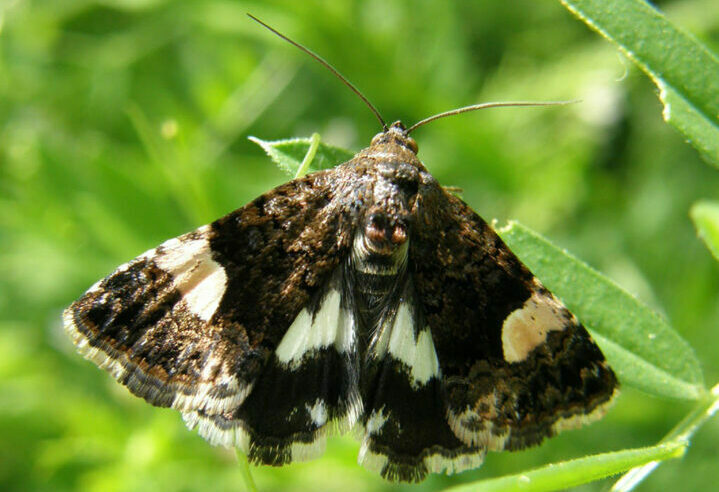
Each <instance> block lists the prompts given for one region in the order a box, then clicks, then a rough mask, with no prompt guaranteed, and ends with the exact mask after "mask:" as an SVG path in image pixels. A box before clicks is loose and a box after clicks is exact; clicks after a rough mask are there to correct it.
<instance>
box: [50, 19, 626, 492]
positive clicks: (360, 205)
mask: <svg viewBox="0 0 719 492" xmlns="http://www.w3.org/2000/svg"><path fill="white" fill-rule="evenodd" d="M266 27H268V26H266ZM268 28H269V27H268ZM270 29H271V28H270ZM273 32H276V31H274V30H273ZM278 34H279V33H278ZM279 35H280V36H282V37H284V36H283V35H281V34H279ZM285 39H287V38H285ZM290 42H292V43H293V44H296V43H294V42H293V41H291V40H290ZM310 53H311V52H310ZM313 56H315V57H316V55H314V54H313ZM343 80H344V79H343ZM347 83H348V82H347ZM348 84H349V83H348ZM350 85H351V84H350ZM455 112H456V111H455ZM439 116H442V115H439ZM433 118H435V117H433ZM433 118H430V119H433ZM430 119H428V120H430ZM380 121H382V120H381V118H380ZM421 123H423V122H420V124H421ZM383 126H384V123H383ZM416 126H418V125H414V126H413V127H411V128H409V129H407V128H405V126H403V125H402V123H400V122H396V123H394V124H392V125H390V126H388V127H387V126H384V128H383V131H381V132H380V133H379V134H377V135H376V136H375V137H374V138H373V139H372V141H371V143H370V145H369V147H367V148H365V149H363V150H362V151H360V152H359V153H358V154H357V155H355V156H354V158H352V159H351V160H350V161H348V162H346V163H344V164H341V165H339V166H337V167H335V168H333V169H329V170H324V171H319V172H316V173H313V174H309V175H307V176H303V177H300V178H297V179H294V180H292V181H290V182H288V183H285V184H283V185H281V186H278V187H277V188H275V189H273V190H271V191H269V192H267V193H265V194H264V195H262V196H260V197H258V198H256V199H255V200H253V201H252V202H250V203H249V204H247V205H245V206H244V207H242V208H240V209H238V210H236V211H234V212H231V213H230V214H228V215H226V216H225V217H222V218H220V219H218V220H216V221H215V222H213V223H211V224H209V225H205V226H203V227H200V228H199V229H196V230H194V231H192V232H189V233H187V234H185V235H182V236H179V237H177V238H174V239H170V240H169V241H166V242H164V243H162V244H161V245H160V246H158V247H156V248H155V249H152V250H150V251H147V252H146V253H144V254H142V255H140V256H139V257H137V258H135V259H134V260H132V261H130V262H129V263H126V264H124V265H122V266H120V267H118V268H117V270H115V271H114V272H113V273H112V274H110V275H109V276H108V277H107V278H105V279H104V280H101V281H99V282H97V283H96V284H95V285H93V286H92V287H91V288H90V289H89V290H88V291H87V292H86V293H85V294H84V295H83V296H82V297H80V298H79V299H78V300H77V301H75V302H74V303H73V304H72V305H71V306H70V307H68V308H67V309H66V310H65V312H64V325H65V328H66V331H67V333H68V334H69V336H70V337H71V339H72V341H73V342H74V343H75V345H76V346H77V348H78V350H79V352H80V353H81V354H82V355H84V356H85V357H86V358H88V359H90V360H91V361H93V362H94V363H95V364H97V365H98V366H99V367H101V368H102V369H105V370H106V371H108V372H109V373H110V374H111V375H112V376H113V377H114V378H115V379H117V381H119V382H120V383H121V384H123V385H125V386H126V387H127V388H128V389H129V390H130V391H131V392H132V393H133V394H135V395H137V396H139V397H142V398H144V399H145V400H146V401H148V402H149V403H151V404H153V405H156V406H160V407H172V408H175V409H177V410H179V411H180V412H182V415H183V417H184V420H185V422H186V423H187V425H188V426H189V427H190V428H193V429H197V431H198V432H199V433H200V435H202V436H203V437H204V438H205V439H207V440H208V441H209V442H210V443H211V444H214V445H223V446H227V447H237V448H239V449H241V450H242V451H243V452H244V453H246V454H247V455H248V457H249V459H250V461H251V462H253V463H257V464H267V465H284V464H287V463H290V462H293V461H301V460H308V459H312V458H315V457H317V456H319V455H320V454H322V452H323V450H324V447H325V442H326V439H327V436H328V435H329V434H331V433H332V432H344V431H349V430H350V429H354V430H355V431H356V432H357V433H358V434H359V435H360V436H361V442H362V444H361V448H360V451H359V462H360V463H361V464H362V465H363V466H365V467H366V468H368V469H370V470H372V471H375V472H378V473H380V474H381V475H382V477H384V478H386V479H388V480H393V481H408V482H417V481H420V480H422V479H424V478H425V477H426V476H427V474H428V473H439V472H445V473H457V472H461V471H463V470H467V469H471V468H475V467H477V466H479V465H480V464H481V463H482V461H483V458H484V456H485V453H486V452H487V451H503V450H518V449H522V448H525V447H528V446H533V445H536V444H539V443H540V442H541V441H542V440H543V439H544V438H546V437H550V436H553V435H554V434H556V433H557V432H559V431H561V430H563V429H567V428H575V427H578V426H580V425H582V424H584V423H587V422H590V421H593V420H595V419H597V418H599V417H601V416H602V415H603V414H604V413H605V411H606V409H607V406H608V404H609V403H610V402H611V400H612V398H613V397H614V395H615V393H616V388H617V386H618V384H617V379H616V377H615V375H614V373H613V372H612V369H611V368H610V367H609V366H608V364H607V362H606V360H605V358H604V356H603V355H602V353H601V351H600V349H599V348H598V347H597V345H596V344H595V342H594V341H593V340H592V338H591V337H590V335H589V334H588V333H587V331H586V329H585V328H584V327H583V326H582V324H581V323H580V322H579V321H578V320H577V318H576V317H575V316H574V315H572V313H570V312H569V311H568V310H567V308H566V307H565V306H564V305H563V304H562V303H561V302H560V301H559V300H558V299H557V298H556V297H555V296H554V295H552V293H551V292H549V291H548V290H547V289H546V288H545V287H544V286H543V285H542V284H541V282H540V281H539V280H538V279H537V278H536V277H535V276H534V275H532V273H531V272H530V271H529V270H528V269H527V268H526V267H525V266H524V265H523V264H522V262H521V261H520V260H519V259H518V258H517V257H516V256H515V255H514V254H513V253H512V251H510V250H509V248H508V247H507V246H506V245H505V244H504V243H503V242H502V240H501V239H500V238H499V236H498V235H497V234H496V233H495V232H494V231H493V230H492V228H491V227H490V226H489V225H488V224H487V223H486V222H485V221H484V220H483V219H482V218H480V217H479V216H478V215H477V214H476V213H475V212H474V211H473V210H472V209H471V208H470V207H469V206H468V205H467V204H466V203H464V202H463V201H462V200H461V199H459V198H458V197H456V196H455V195H453V194H451V193H448V192H447V191H446V190H445V189H444V188H443V187H442V186H440V184H439V183H438V182H437V180H436V179H435V178H434V177H433V176H432V175H431V174H430V173H429V171H427V169H426V168H425V166H424V164H423V163H422V162H421V161H420V160H419V158H418V156H417V151H418V147H417V144H416V142H415V141H414V140H413V139H412V138H411V137H410V135H409V134H410V131H411V130H412V129H414V128H415V127H416Z"/></svg>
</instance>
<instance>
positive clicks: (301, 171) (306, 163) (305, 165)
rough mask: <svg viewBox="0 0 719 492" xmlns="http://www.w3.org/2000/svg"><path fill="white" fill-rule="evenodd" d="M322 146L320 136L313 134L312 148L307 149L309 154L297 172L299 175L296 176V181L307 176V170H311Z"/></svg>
mask: <svg viewBox="0 0 719 492" xmlns="http://www.w3.org/2000/svg"><path fill="white" fill-rule="evenodd" d="M319 146H320V134H319V133H313V134H312V136H311V137H310V148H309V149H307V153H306V154H305V158H304V159H302V164H300V168H299V169H298V170H297V174H295V179H297V178H301V177H302V176H304V175H305V174H307V169H309V167H310V164H312V161H313V160H314V159H315V154H317V148H318V147H319Z"/></svg>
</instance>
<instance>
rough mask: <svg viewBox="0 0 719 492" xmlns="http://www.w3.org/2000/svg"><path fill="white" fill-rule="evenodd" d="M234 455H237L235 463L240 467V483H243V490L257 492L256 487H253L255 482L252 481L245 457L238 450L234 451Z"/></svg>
mask: <svg viewBox="0 0 719 492" xmlns="http://www.w3.org/2000/svg"><path fill="white" fill-rule="evenodd" d="M235 455H237V462H238V464H239V465H240V473H241V474H242V481H243V482H245V490H247V492H257V486H256V485H255V481H254V480H253V479H252V473H251V472H250V464H249V462H248V461H247V455H246V454H245V453H243V452H242V451H240V450H239V449H235Z"/></svg>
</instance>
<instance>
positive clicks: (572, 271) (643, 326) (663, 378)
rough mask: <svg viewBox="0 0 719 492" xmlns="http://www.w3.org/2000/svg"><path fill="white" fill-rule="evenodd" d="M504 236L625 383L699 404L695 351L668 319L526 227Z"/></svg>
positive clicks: (514, 228)
mask: <svg viewBox="0 0 719 492" xmlns="http://www.w3.org/2000/svg"><path fill="white" fill-rule="evenodd" d="M499 233H500V235H501V236H502V239H504V241H505V242H507V244H508V245H509V247H510V248H511V249H512V250H513V251H514V252H515V253H516V254H517V256H519V258H520V259H521V260H522V261H523V262H524V263H525V264H526V265H527V266H528V267H529V269H530V270H532V271H533V272H534V274H535V275H537V277H539V278H540V279H541V281H542V282H543V283H544V284H545V285H546V286H547V288H549V289H550V290H551V291H553V292H554V293H555V294H556V295H557V296H559V297H560V298H562V300H563V301H564V302H565V303H566V305H567V307H568V308H569V309H570V310H571V311H572V312H574V314H576V315H577V317H578V318H579V319H580V320H581V321H582V323H584V325H585V326H587V327H588V328H590V330H591V331H592V334H593V335H595V336H596V338H597V342H598V343H599V344H600V346H601V348H602V350H603V351H604V352H605V355H606V356H607V360H609V362H610V364H611V365H612V367H613V368H614V369H615V370H616V371H617V374H618V376H619V380H620V381H621V382H622V384H625V385H629V386H633V387H636V388H638V389H641V390H643V391H646V392H648V393H652V394H655V395H658V396H663V397H669V398H680V399H692V400H693V399H697V398H700V397H701V396H702V395H703V394H704V393H705V389H704V385H703V378H702V372H701V367H700V365H699V361H698V360H697V358H696V355H695V354H694V351H693V350H692V349H691V347H690V346H689V344H688V343H687V342H686V341H684V339H682V338H681V337H680V336H679V335H678V334H677V333H676V332H675V331H674V330H672V328H671V327H670V326H669V324H668V323H667V322H666V321H665V320H664V319H663V318H662V317H660V316H659V315H657V314H656V313H655V312H654V311H652V310H651V309H649V307H647V306H646V305H645V304H643V303H642V302H640V301H639V300H637V299H636V298H635V297H633V296H632V295H630V294H629V293H628V292H626V291H625V290H623V289H622V288H620V287H619V286H617V285H616V284H615V283H614V282H612V281H611V280H609V279H608V278H607V277H605V276H603V275H601V274H599V273H598V272H597V271H595V270H594V269H592V268H591V267H589V266H588V265H586V264H585V263H583V262H581V261H579V260H578V259H576V258H575V257H573V256H571V255H570V254H568V253H567V252H566V251H563V250H561V249H559V248H557V247H556V246H554V245H552V244H551V243H550V242H549V241H547V240H546V239H544V238H542V237H541V236H539V235H538V234H537V233H535V232H533V231H531V230H529V229H527V228H526V227H524V226H522V225H520V224H517V223H514V222H512V223H510V224H509V225H508V226H507V227H505V228H503V229H501V230H499Z"/></svg>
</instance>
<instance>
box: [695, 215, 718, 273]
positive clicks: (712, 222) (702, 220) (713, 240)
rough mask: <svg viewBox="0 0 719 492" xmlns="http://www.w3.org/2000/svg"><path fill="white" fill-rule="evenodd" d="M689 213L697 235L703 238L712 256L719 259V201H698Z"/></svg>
mask: <svg viewBox="0 0 719 492" xmlns="http://www.w3.org/2000/svg"><path fill="white" fill-rule="evenodd" d="M689 215H690V216H691V218H692V220H693V221H694V227H696V228H697V233H698V234H699V237H700V238H702V239H703V240H704V242H705V243H706V245H707V248H709V251H711V252H712V254H713V255H714V257H715V258H716V259H717V260H719V203H717V202H698V203H695V204H694V206H692V209H691V210H690V211H689Z"/></svg>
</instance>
